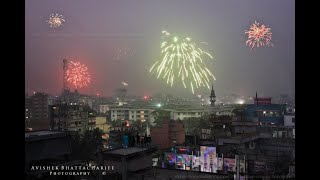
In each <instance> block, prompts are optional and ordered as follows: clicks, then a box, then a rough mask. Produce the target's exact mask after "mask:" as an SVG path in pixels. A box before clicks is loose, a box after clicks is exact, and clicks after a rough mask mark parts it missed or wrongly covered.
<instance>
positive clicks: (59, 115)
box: [49, 104, 95, 133]
mask: <svg viewBox="0 0 320 180" xmlns="http://www.w3.org/2000/svg"><path fill="white" fill-rule="evenodd" d="M49 112H50V116H49V117H50V118H49V119H50V125H51V129H61V130H70V131H79V132H81V133H82V132H84V131H86V130H88V129H89V128H90V127H91V128H92V129H94V127H95V116H94V115H93V113H92V112H91V110H90V108H89V107H88V106H81V105H67V104H63V105H50V106H49Z"/></svg>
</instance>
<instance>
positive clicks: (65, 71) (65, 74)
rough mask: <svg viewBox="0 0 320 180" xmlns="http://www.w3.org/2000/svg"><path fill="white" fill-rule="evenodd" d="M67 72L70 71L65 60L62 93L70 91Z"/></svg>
mask: <svg viewBox="0 0 320 180" xmlns="http://www.w3.org/2000/svg"><path fill="white" fill-rule="evenodd" d="M67 70H68V61H67V59H63V81H62V82H63V89H62V92H64V91H65V90H69V88H68V83H67Z"/></svg>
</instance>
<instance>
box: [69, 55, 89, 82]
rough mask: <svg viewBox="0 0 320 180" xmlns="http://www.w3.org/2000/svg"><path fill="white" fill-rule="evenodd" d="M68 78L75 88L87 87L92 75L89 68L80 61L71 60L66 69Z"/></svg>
mask: <svg viewBox="0 0 320 180" xmlns="http://www.w3.org/2000/svg"><path fill="white" fill-rule="evenodd" d="M66 75H67V76H66V78H67V81H68V82H69V83H71V84H72V85H73V86H74V87H75V88H78V87H79V88H82V87H86V86H88V85H89V84H90V81H91V77H90V74H89V73H88V68H87V67H86V66H85V65H84V64H81V63H80V62H73V61H71V62H70V64H69V66H68V70H67V71H66Z"/></svg>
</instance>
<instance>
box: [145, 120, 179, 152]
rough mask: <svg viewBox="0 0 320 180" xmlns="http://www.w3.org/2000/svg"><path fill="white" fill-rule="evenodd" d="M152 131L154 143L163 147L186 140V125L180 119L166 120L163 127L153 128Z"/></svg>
mask: <svg viewBox="0 0 320 180" xmlns="http://www.w3.org/2000/svg"><path fill="white" fill-rule="evenodd" d="M150 132H151V133H150V134H151V139H152V143H153V144H156V145H160V148H162V149H164V148H169V147H171V146H174V145H182V144H183V143H184V142H185V131H184V126H183V123H182V122H180V121H174V120H164V121H163V123H162V126H161V127H154V128H151V130H150Z"/></svg>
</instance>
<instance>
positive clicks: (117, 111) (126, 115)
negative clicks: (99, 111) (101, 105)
mask: <svg viewBox="0 0 320 180" xmlns="http://www.w3.org/2000/svg"><path fill="white" fill-rule="evenodd" d="M152 111H153V109H148V108H138V107H124V106H122V107H110V119H111V121H115V120H130V121H137V120H140V121H141V122H145V121H148V122H153V121H154V119H153V117H152V116H151V112H152Z"/></svg>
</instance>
